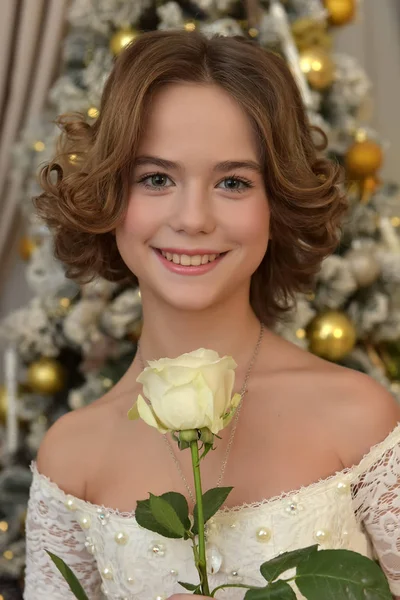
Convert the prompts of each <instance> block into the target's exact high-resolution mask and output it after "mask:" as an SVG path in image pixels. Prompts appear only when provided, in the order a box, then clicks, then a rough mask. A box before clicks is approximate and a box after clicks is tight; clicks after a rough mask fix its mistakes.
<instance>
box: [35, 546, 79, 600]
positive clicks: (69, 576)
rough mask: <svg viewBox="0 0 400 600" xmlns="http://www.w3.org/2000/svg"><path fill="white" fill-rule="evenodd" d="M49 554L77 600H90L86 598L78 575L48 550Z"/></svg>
mask: <svg viewBox="0 0 400 600" xmlns="http://www.w3.org/2000/svg"><path fill="white" fill-rule="evenodd" d="M46 552H47V554H48V555H49V556H50V558H51V560H52V561H53V563H54V564H55V565H56V567H57V569H58V570H59V571H60V573H61V575H62V576H63V577H64V579H65V581H66V582H67V583H68V585H69V587H70V590H71V592H72V593H73V594H74V596H75V598H78V600H89V598H88V596H86V594H85V591H84V589H83V587H82V586H81V584H80V583H79V581H78V579H77V577H76V575H74V573H73V571H71V569H70V568H69V566H68V565H67V564H65V562H64V561H63V560H62V558H59V557H58V556H56V555H55V554H53V553H52V552H49V550H46Z"/></svg>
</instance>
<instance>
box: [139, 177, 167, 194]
mask: <svg viewBox="0 0 400 600" xmlns="http://www.w3.org/2000/svg"><path fill="white" fill-rule="evenodd" d="M168 182H169V184H168ZM138 183H141V184H143V185H144V187H145V188H147V189H150V190H162V189H164V188H167V187H171V184H172V185H174V183H173V181H172V180H171V179H170V178H169V177H168V175H166V174H165V173H148V174H146V175H143V176H142V177H141V178H140V179H139V180H138Z"/></svg>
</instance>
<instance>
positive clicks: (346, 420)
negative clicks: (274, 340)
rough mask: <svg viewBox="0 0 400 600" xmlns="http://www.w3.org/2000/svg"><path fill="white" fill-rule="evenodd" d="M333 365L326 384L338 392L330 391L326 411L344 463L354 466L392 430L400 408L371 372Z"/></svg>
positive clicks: (399, 415) (398, 419)
mask: <svg viewBox="0 0 400 600" xmlns="http://www.w3.org/2000/svg"><path fill="white" fill-rule="evenodd" d="M334 367H335V365H332V368H331V370H330V373H329V374H328V373H327V375H326V377H327V384H329V381H331V382H332V386H333V387H332V389H334V390H335V392H336V393H335V394H334V395H332V392H328V394H327V408H328V411H327V414H328V416H330V417H331V423H332V426H333V427H334V428H335V431H334V434H335V438H336V439H337V440H338V442H339V445H338V450H339V452H340V456H341V459H342V462H343V463H344V464H345V466H351V465H354V464H357V463H358V462H359V461H360V460H361V458H362V457H363V456H364V455H365V454H366V453H367V452H368V451H369V450H370V449H371V447H372V446H375V445H376V444H378V443H379V442H382V441H383V440H384V439H385V438H386V437H387V436H388V435H389V433H390V432H391V431H393V429H394V428H395V427H396V425H397V424H398V423H399V422H400V407H399V405H398V403H397V402H396V400H395V399H394V397H393V395H392V394H391V393H390V392H389V391H388V390H387V389H386V388H384V387H383V386H382V385H380V384H379V383H378V382H377V381H375V380H374V379H372V378H371V377H369V376H368V375H365V374H364V373H359V372H357V371H353V370H351V369H345V368H343V367H336V368H334ZM335 414H336V416H334V415H335Z"/></svg>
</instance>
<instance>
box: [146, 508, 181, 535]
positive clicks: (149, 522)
mask: <svg viewBox="0 0 400 600" xmlns="http://www.w3.org/2000/svg"><path fill="white" fill-rule="evenodd" d="M135 518H136V521H137V523H138V524H139V525H140V526H141V527H144V528H145V529H149V530H150V531H155V532H156V533H159V534H160V535H162V536H164V537H166V538H181V537H182V536H181V535H176V534H175V533H171V532H170V531H169V530H168V529H167V528H166V527H163V526H162V525H160V523H159V522H158V521H157V519H156V518H155V516H154V515H153V513H152V511H151V508H150V500H149V499H148V500H138V501H137V503H136V511H135Z"/></svg>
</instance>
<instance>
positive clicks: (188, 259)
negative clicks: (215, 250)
mask: <svg viewBox="0 0 400 600" xmlns="http://www.w3.org/2000/svg"><path fill="white" fill-rule="evenodd" d="M161 254H162V255H163V256H164V257H165V258H166V259H167V260H169V261H171V262H173V263H175V264H176V265H183V266H184V267H189V266H191V267H198V266H199V265H205V264H207V263H208V262H212V261H213V260H215V259H216V258H218V256H219V254H202V255H200V254H196V255H195V256H189V255H188V254H171V253H170V252H165V251H164V250H161Z"/></svg>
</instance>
